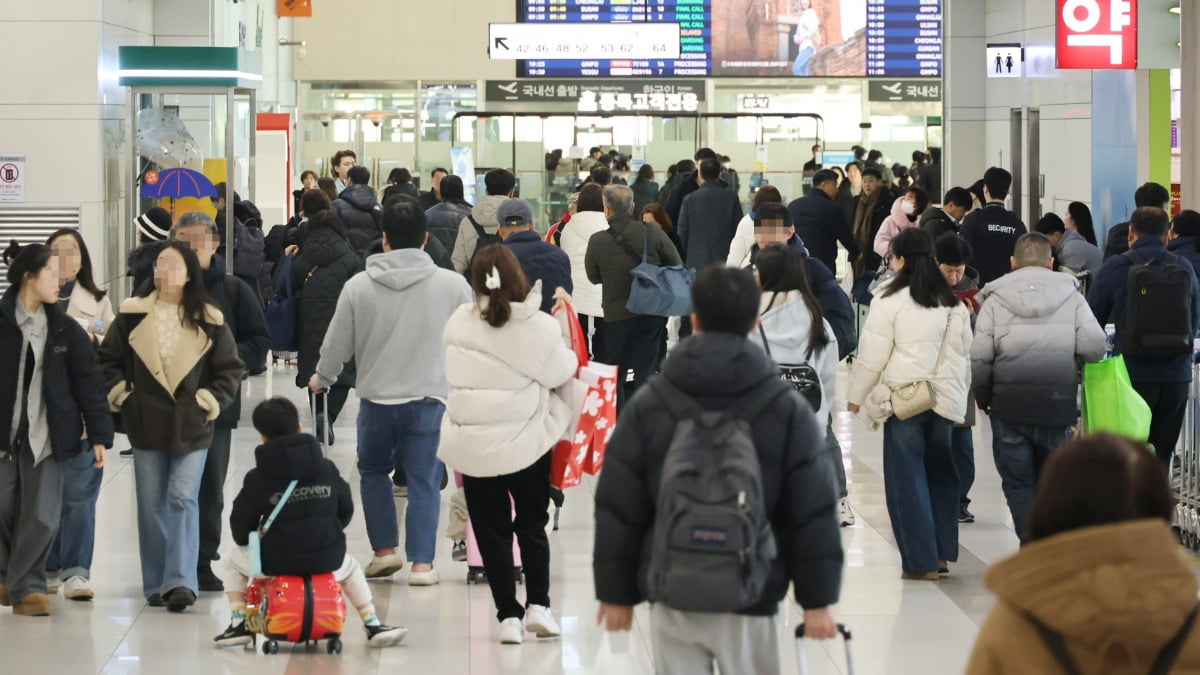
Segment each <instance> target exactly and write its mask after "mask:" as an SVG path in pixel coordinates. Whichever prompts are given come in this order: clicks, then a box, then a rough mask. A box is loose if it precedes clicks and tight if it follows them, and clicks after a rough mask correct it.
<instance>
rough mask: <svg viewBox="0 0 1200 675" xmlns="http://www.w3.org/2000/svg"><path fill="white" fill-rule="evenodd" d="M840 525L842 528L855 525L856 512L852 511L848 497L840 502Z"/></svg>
mask: <svg viewBox="0 0 1200 675" xmlns="http://www.w3.org/2000/svg"><path fill="white" fill-rule="evenodd" d="M838 523H839V524H840V525H841V526H842V527H850V526H851V525H853V524H854V512H853V511H851V510H850V499H849V498H847V497H842V498H841V499H840V500H838Z"/></svg>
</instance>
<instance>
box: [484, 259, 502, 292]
mask: <svg viewBox="0 0 1200 675" xmlns="http://www.w3.org/2000/svg"><path fill="white" fill-rule="evenodd" d="M484 286H487V289H488V290H489V291H494V290H498V289H499V288H500V270H498V269H496V266H495V265H492V271H491V272H488V273H487V277H486V278H485V279H484Z"/></svg>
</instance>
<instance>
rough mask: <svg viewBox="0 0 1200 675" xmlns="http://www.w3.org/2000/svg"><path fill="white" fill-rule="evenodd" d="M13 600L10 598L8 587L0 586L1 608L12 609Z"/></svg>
mask: <svg viewBox="0 0 1200 675" xmlns="http://www.w3.org/2000/svg"><path fill="white" fill-rule="evenodd" d="M11 606H12V598H10V597H8V586H5V585H4V584H0V607H11Z"/></svg>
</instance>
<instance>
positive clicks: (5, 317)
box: [0, 286, 113, 462]
mask: <svg viewBox="0 0 1200 675" xmlns="http://www.w3.org/2000/svg"><path fill="white" fill-rule="evenodd" d="M17 302H18V300H17V287H16V286H11V287H9V289H8V291H7V292H5V294H4V297H3V298H0V411H3V412H0V451H7V450H9V448H10V440H9V439H10V437H11V436H12V422H13V409H14V407H15V404H16V401H17V396H18V395H19V394H18V389H17V380H18V379H19V377H18V375H17V373H18V372H20V367H21V345H22V343H23V342H24V337H23V336H22V334H21V328H20V327H19V326H18V325H17V304H16V303H17ZM105 302H107V300H105ZM42 307H43V311H45V312H46V329H47V332H48V335H47V337H46V349H45V353H44V354H43V355H42V363H43V364H44V365H43V368H42V398H43V399H44V400H45V404H46V423H47V425H48V426H49V430H50V452H51V454H52V455H53V456H54V459H56V460H58V461H60V462H62V461H65V460H67V459H69V458H71V457H74V456H76V455H78V454H79V453H80V445H79V439H80V437H81V436H83V431H84V426H85V423H86V426H87V435H88V444H89V445H103V446H104V447H106V448H110V447H112V442H113V418H112V414H111V413H110V412H109V410H108V404H107V402H106V401H105V399H104V393H105V387H104V379H103V378H102V377H101V375H100V363H99V361H97V359H96V348H95V347H93V346H92V341H91V339H90V338H88V336H87V333H85V332H83V329H82V328H80V327H79V324H78V323H76V322H75V320H74V319H72V318H71V317H69V316H67V314H66V312H64V311H63V310H62V309H61V308H59V307H58V305H50V304H43V305H42Z"/></svg>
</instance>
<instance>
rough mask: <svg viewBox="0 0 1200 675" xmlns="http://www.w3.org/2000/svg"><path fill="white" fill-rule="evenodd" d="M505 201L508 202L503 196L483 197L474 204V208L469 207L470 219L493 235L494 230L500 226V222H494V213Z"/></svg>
mask: <svg viewBox="0 0 1200 675" xmlns="http://www.w3.org/2000/svg"><path fill="white" fill-rule="evenodd" d="M506 201H508V197H506V196H504V195H485V196H483V197H481V198H480V199H479V201H477V202H475V206H472V207H471V217H472V218H474V219H475V222H477V223H479V226H480V227H482V228H483V229H484V230H487V231H488V232H489V233H494V232H495V231H496V230H495V228H496V227H498V226H499V225H500V221H498V220H496V211H498V210H499V209H500V205H501V204H503V203H504V202H506Z"/></svg>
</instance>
